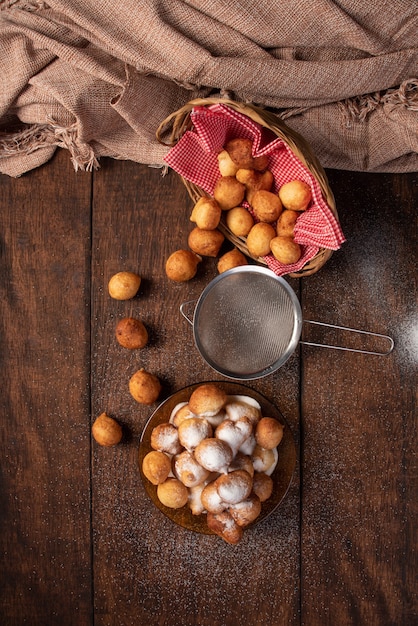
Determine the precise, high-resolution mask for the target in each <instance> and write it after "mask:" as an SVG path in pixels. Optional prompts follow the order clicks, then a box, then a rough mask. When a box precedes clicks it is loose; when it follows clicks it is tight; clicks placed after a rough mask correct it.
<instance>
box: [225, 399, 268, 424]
mask: <svg viewBox="0 0 418 626" xmlns="http://www.w3.org/2000/svg"><path fill="white" fill-rule="evenodd" d="M253 402H254V403H253V404H250V402H249V401H248V399H247V397H245V399H244V400H243V399H242V397H241V396H236V397H235V398H231V399H229V400H228V402H227V404H226V405H225V412H226V414H227V416H228V418H229V419H230V420H232V421H233V422H236V421H237V420H239V419H240V418H241V417H246V418H248V419H249V420H250V422H251V424H252V425H253V426H254V425H255V424H257V422H258V420H259V419H260V418H261V407H260V405H259V404H258V402H256V401H255V400H254V401H253Z"/></svg>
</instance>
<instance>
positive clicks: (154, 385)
mask: <svg viewBox="0 0 418 626" xmlns="http://www.w3.org/2000/svg"><path fill="white" fill-rule="evenodd" d="M161 389H162V387H161V383H160V381H159V379H158V378H157V376H155V375H154V374H151V373H150V372H147V371H146V370H144V369H143V368H141V369H140V370H138V371H137V372H135V374H133V376H132V377H131V379H130V380H129V391H130V393H131V395H132V397H133V398H134V399H135V400H136V401H137V402H139V403H140V404H152V403H153V402H155V401H156V400H157V399H158V396H159V395H160V393H161Z"/></svg>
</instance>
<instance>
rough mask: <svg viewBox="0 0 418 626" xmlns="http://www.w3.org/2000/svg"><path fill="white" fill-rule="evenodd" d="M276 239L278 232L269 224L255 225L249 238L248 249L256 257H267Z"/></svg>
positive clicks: (259, 223)
mask: <svg viewBox="0 0 418 626" xmlns="http://www.w3.org/2000/svg"><path fill="white" fill-rule="evenodd" d="M274 237H276V230H275V228H274V227H273V226H272V225H271V224H267V222H258V224H254V226H253V227H252V229H251V230H250V232H249V233H248V236H247V248H248V251H249V253H250V254H251V255H252V256H254V257H259V256H266V254H269V253H270V251H271V246H270V242H271V240H272V239H274Z"/></svg>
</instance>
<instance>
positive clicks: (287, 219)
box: [276, 209, 300, 237]
mask: <svg viewBox="0 0 418 626" xmlns="http://www.w3.org/2000/svg"><path fill="white" fill-rule="evenodd" d="M299 215H300V213H298V211H292V210H291V209H285V210H284V211H283V212H282V213H281V215H280V217H279V219H278V220H277V224H276V232H277V235H278V236H283V237H293V235H294V232H295V225H296V221H297V219H298V217H299Z"/></svg>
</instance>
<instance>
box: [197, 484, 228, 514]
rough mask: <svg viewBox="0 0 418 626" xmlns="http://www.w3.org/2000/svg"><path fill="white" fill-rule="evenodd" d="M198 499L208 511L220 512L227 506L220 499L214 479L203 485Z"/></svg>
mask: <svg viewBox="0 0 418 626" xmlns="http://www.w3.org/2000/svg"><path fill="white" fill-rule="evenodd" d="M200 499H201V501H202V504H203V506H204V508H205V509H206V511H209V512H210V513H222V511H224V510H225V509H226V508H227V506H228V505H227V503H226V502H223V501H222V499H221V497H220V495H219V493H218V490H217V487H216V483H215V481H214V480H213V481H212V482H210V483H208V484H207V485H206V486H205V487H204V489H203V490H202V493H201V496H200Z"/></svg>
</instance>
